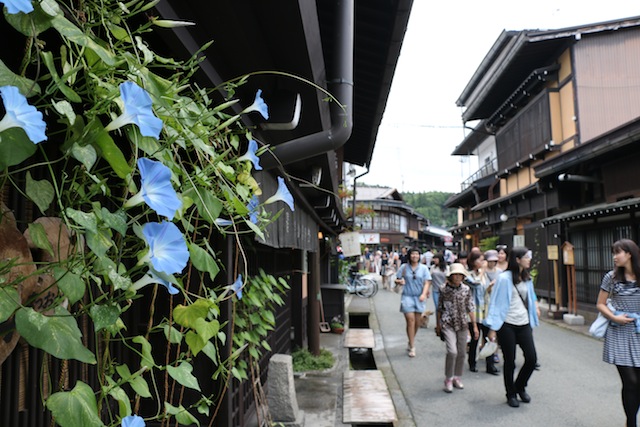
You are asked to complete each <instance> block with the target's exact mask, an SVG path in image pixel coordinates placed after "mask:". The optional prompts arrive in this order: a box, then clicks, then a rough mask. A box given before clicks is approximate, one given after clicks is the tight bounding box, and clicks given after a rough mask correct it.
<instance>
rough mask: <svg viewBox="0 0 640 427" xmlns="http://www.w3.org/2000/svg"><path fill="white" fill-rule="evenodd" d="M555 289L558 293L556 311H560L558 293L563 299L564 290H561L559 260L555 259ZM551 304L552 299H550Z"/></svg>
mask: <svg viewBox="0 0 640 427" xmlns="http://www.w3.org/2000/svg"><path fill="white" fill-rule="evenodd" d="M553 290H554V292H555V293H556V311H560V304H559V303H558V295H560V299H562V292H561V291H560V278H559V277H558V260H557V259H554V260H553ZM549 304H551V301H549Z"/></svg>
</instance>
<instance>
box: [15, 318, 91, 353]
mask: <svg viewBox="0 0 640 427" xmlns="http://www.w3.org/2000/svg"><path fill="white" fill-rule="evenodd" d="M16 329H17V330H18V332H20V335H22V337H23V338H24V339H25V340H27V342H28V343H29V344H30V345H32V346H33V347H36V348H39V349H41V350H44V351H46V352H47V353H49V354H51V355H52V356H54V357H57V358H58V359H63V360H67V359H75V360H79V361H80V362H84V363H90V364H95V363H96V358H95V356H94V354H93V353H92V352H90V351H89V350H88V349H87V348H86V347H84V345H82V339H81V338H82V333H81V332H80V329H79V328H78V324H77V322H76V319H75V318H74V317H73V316H71V314H69V312H68V311H67V310H66V309H65V308H63V307H61V306H58V307H56V308H55V315H54V316H51V317H49V316H45V315H43V314H40V313H38V312H37V311H35V310H33V309H32V308H29V307H23V308H21V309H19V310H18V311H17V312H16Z"/></svg>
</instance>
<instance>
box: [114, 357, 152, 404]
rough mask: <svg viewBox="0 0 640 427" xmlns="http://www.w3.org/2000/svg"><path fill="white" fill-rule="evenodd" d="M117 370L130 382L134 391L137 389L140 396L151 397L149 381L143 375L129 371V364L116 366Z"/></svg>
mask: <svg viewBox="0 0 640 427" xmlns="http://www.w3.org/2000/svg"><path fill="white" fill-rule="evenodd" d="M116 371H117V372H118V375H120V377H121V378H122V380H123V381H126V382H128V383H129V385H130V386H131V388H132V389H133V391H135V392H136V394H138V395H139V396H140V397H145V398H150V397H151V392H150V391H149V384H147V381H146V380H145V379H144V378H143V377H142V375H140V374H136V375H131V371H129V367H128V366H127V365H118V366H116Z"/></svg>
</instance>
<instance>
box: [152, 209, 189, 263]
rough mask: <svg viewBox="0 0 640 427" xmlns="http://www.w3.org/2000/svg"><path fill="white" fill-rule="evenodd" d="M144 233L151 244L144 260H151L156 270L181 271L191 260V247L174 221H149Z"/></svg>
mask: <svg viewBox="0 0 640 427" xmlns="http://www.w3.org/2000/svg"><path fill="white" fill-rule="evenodd" d="M142 234H144V238H145V239H146V241H147V244H148V245H149V253H148V254H147V256H146V257H145V258H144V259H143V260H142V261H147V259H150V260H151V265H153V268H154V269H155V270H156V271H159V272H162V273H166V274H174V273H181V272H182V270H184V268H185V267H186V265H187V261H189V249H188V248H187V242H186V241H185V239H184V236H183V235H182V233H181V232H180V230H179V229H178V227H177V226H176V225H175V224H174V223H172V222H160V223H158V222H148V223H146V224H145V225H143V226H142Z"/></svg>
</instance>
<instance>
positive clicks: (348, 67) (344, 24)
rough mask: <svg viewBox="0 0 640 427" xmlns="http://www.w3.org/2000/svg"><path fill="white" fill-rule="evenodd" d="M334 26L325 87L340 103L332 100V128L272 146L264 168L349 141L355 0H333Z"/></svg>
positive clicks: (326, 149)
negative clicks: (332, 45) (332, 49)
mask: <svg viewBox="0 0 640 427" xmlns="http://www.w3.org/2000/svg"><path fill="white" fill-rule="evenodd" d="M336 28H337V31H336V33H337V34H336V42H335V58H334V61H333V63H334V66H333V70H332V74H331V76H330V80H329V81H328V85H327V89H328V90H329V92H330V93H331V94H332V95H333V96H334V97H335V98H336V99H337V100H338V102H339V104H341V105H339V104H338V102H335V101H332V102H331V105H330V117H331V127H330V128H329V129H328V130H325V131H322V132H318V133H314V134H311V135H306V136H303V137H300V138H296V139H293V140H291V141H287V142H284V143H282V144H279V145H276V146H274V147H273V149H272V154H273V155H272V156H266V155H265V156H263V158H264V160H263V159H261V162H262V166H263V168H265V169H272V168H274V167H276V166H277V165H278V164H282V165H287V164H290V163H293V162H297V161H300V160H303V159H308V158H311V157H314V156H317V155H319V154H323V153H326V152H329V151H334V150H337V149H338V148H340V147H342V146H343V145H344V144H345V143H346V142H347V141H348V140H349V137H350V136H351V132H352V130H353V92H354V89H353V62H354V59H353V56H354V37H355V0H337V1H336ZM274 157H275V158H274ZM276 159H277V160H276Z"/></svg>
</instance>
